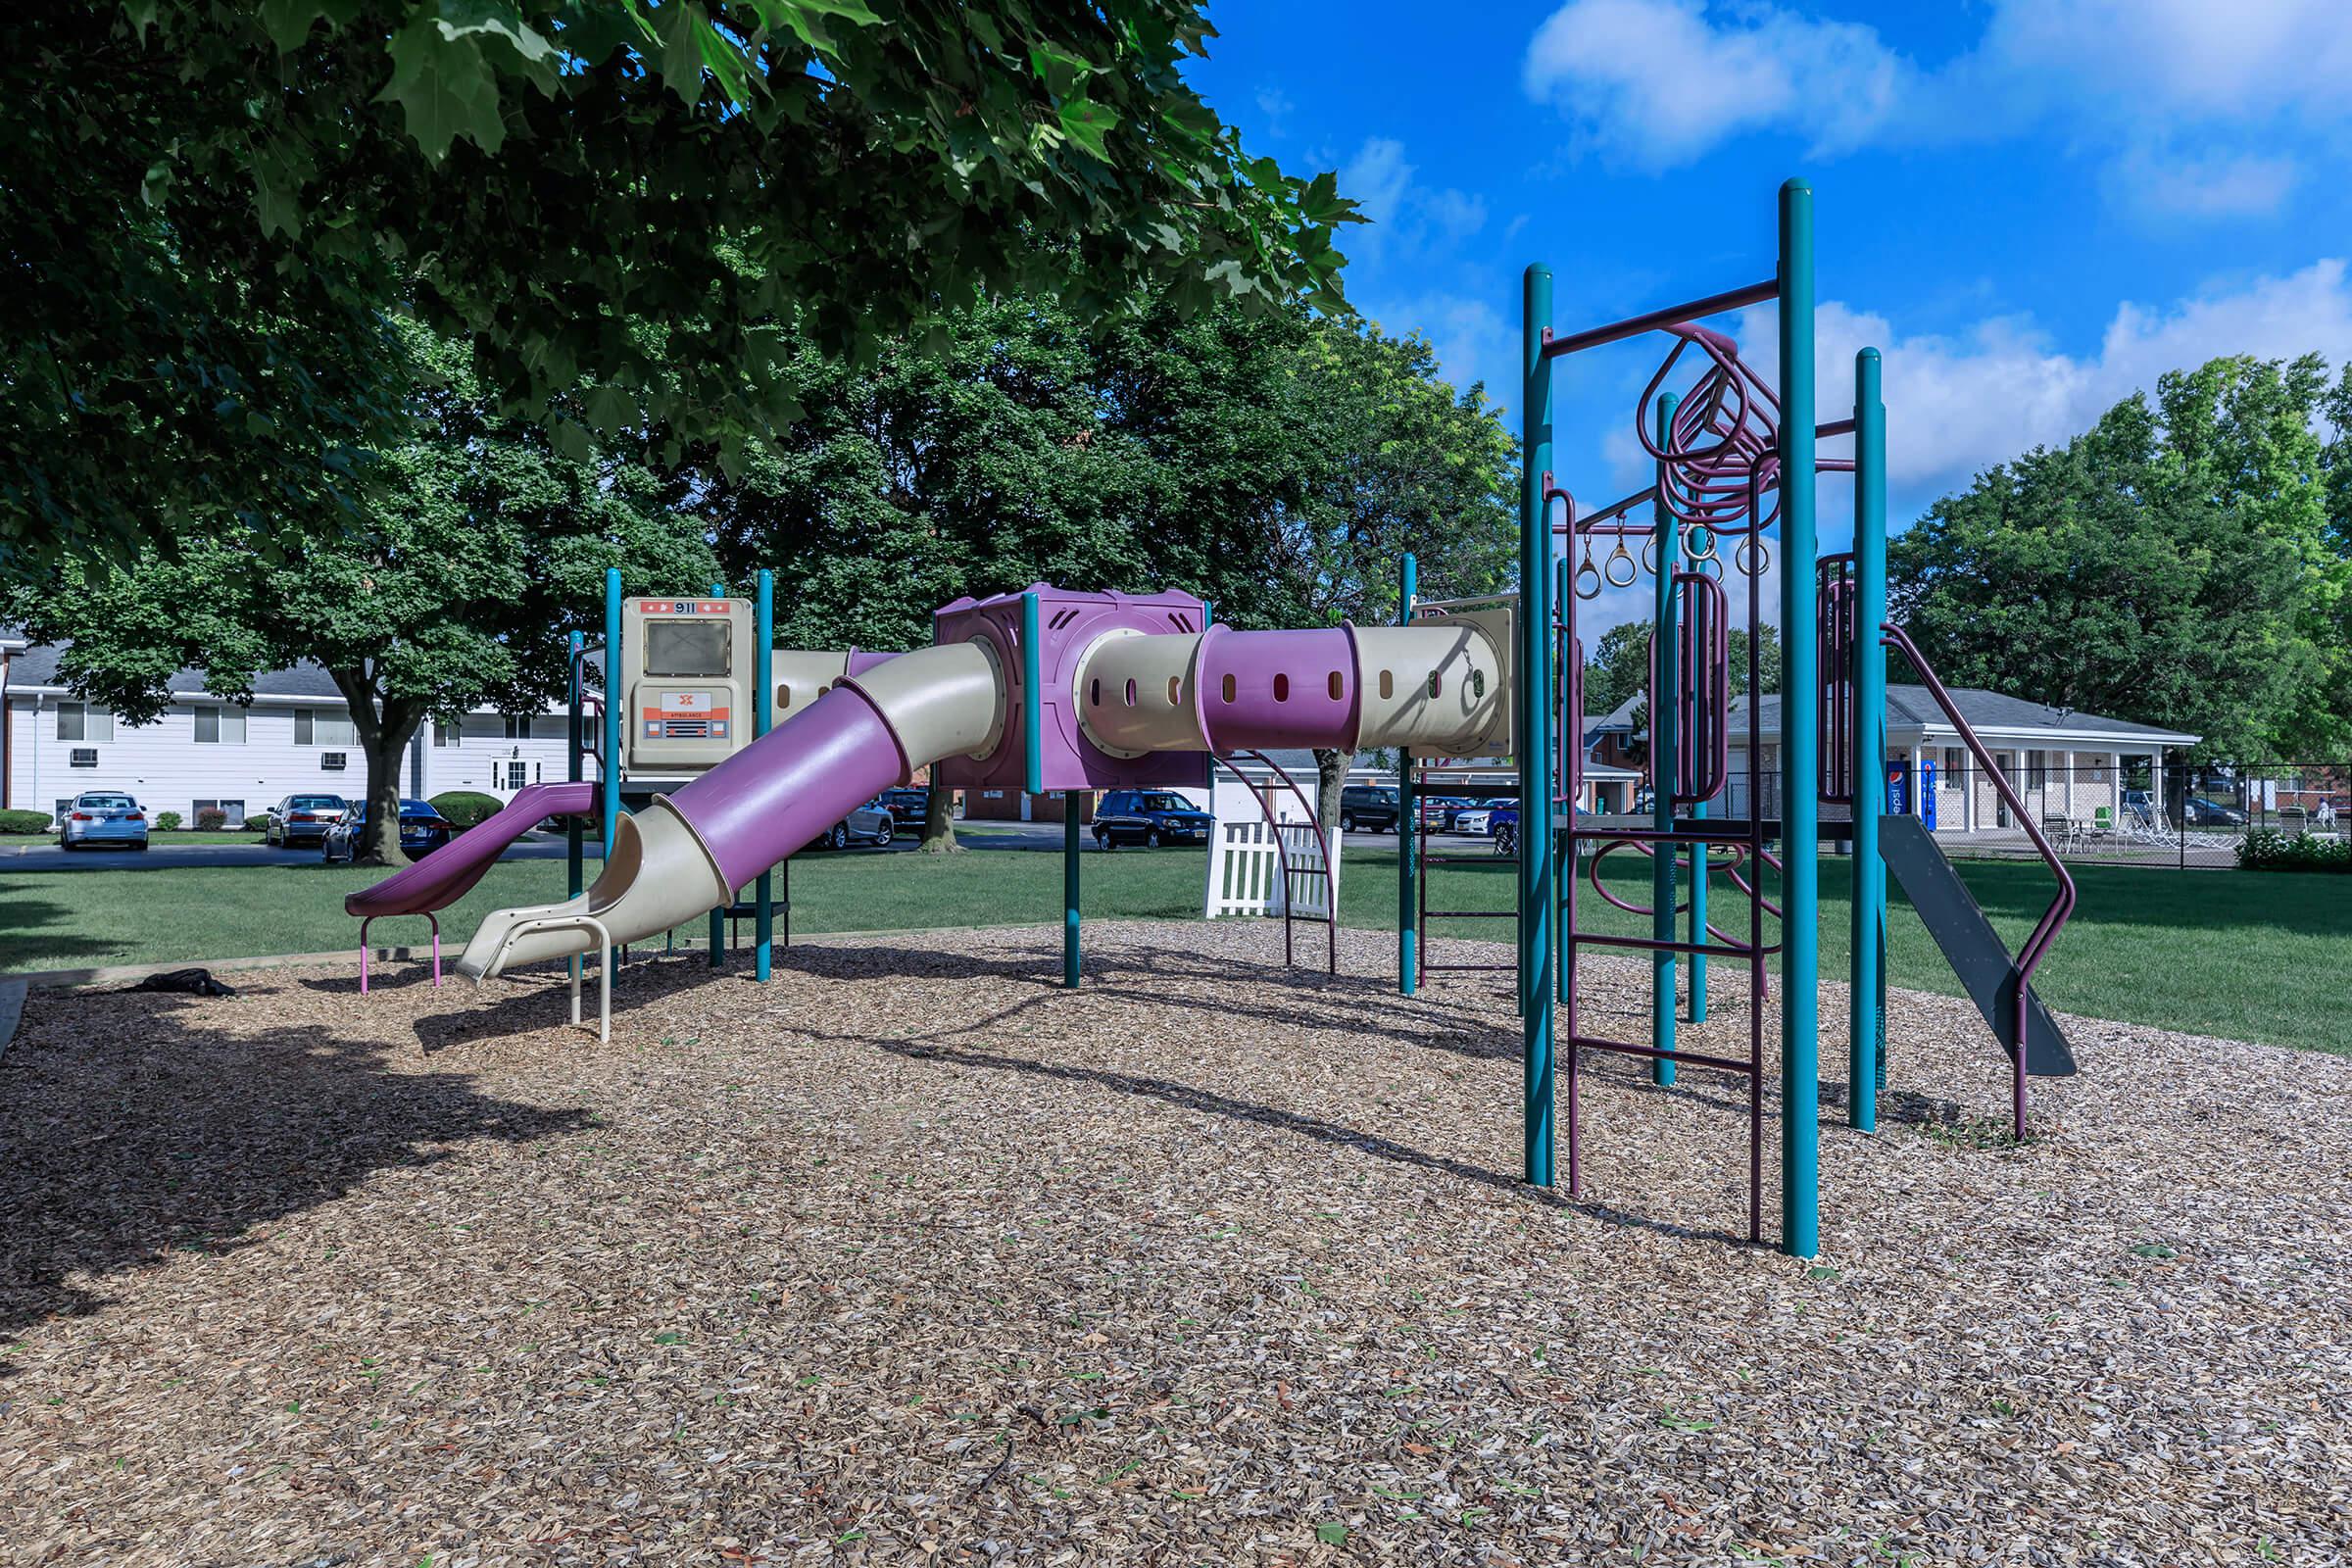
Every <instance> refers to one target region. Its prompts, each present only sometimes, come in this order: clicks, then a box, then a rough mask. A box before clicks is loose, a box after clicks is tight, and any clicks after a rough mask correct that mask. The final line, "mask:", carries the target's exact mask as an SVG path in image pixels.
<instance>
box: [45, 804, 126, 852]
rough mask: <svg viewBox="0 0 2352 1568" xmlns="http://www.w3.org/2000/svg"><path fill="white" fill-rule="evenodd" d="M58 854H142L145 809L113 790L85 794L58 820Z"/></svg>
mask: <svg viewBox="0 0 2352 1568" xmlns="http://www.w3.org/2000/svg"><path fill="white" fill-rule="evenodd" d="M57 847H58V848H59V849H61V850H143V849H145V848H146V847H147V809H146V808H144V807H142V806H141V805H139V803H138V802H137V801H135V800H133V799H131V798H130V797H129V796H127V795H122V794H118V793H116V792H115V791H113V790H84V791H83V792H82V793H81V794H79V795H76V796H74V797H73V805H72V806H69V807H67V808H66V814H65V815H64V816H62V817H60V818H59V819H58V824H57Z"/></svg>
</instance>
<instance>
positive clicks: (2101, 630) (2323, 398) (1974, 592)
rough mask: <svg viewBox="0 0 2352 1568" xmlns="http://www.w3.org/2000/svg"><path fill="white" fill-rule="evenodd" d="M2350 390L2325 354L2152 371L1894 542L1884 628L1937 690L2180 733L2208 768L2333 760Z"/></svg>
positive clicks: (2343, 726) (2344, 583)
mask: <svg viewBox="0 0 2352 1568" xmlns="http://www.w3.org/2000/svg"><path fill="white" fill-rule="evenodd" d="M2348 389H2352V377H2348V378H2347V380H2346V381H2345V382H2343V383H2339V385H2338V386H2337V387H2336V388H2335V389H2334V391H2333V392H2332V393H2330V392H2329V389H2328V387H2327V368H2326V366H2325V365H2324V364H2323V363H2322V362H2321V361H2320V360H2319V359H2318V357H2317V356H2306V357H2305V358H2303V359H2299V360H2295V361H2292V362H2288V363H2280V362H2275V361H2274V362H2265V361H2258V360H2253V359H2248V358H2231V359H2220V360H2215V361H2213V362H2211V363H2209V364H2207V365H2205V366H2203V367H2201V368H2198V369H2196V370H2193V371H2176V372H2173V373H2170V374H2167V375H2165V376H2164V377H2162V378H2161V379H2160V380H2159V382H2158V384H2157V391H2156V397H2155V399H2154V401H2153V403H2151V401H2150V400H2149V399H2148V398H2147V397H2145V396H2144V395H2141V394H2136V393H2135V394H2133V395H2132V396H2131V397H2130V398H2127V399H2126V400H2124V401H2123V402H2122V403H2119V404H2117V405H2116V406H2115V407H2114V408H2113V409H2110V410H2109V411H2108V412H2107V414H2106V415H2105V416H2103V417H2101V418H2100V420H2099V422H2098V423H2097V425H2096V426H2094V427H2093V428H2092V429H2091V430H2089V431H2088V432H2086V433H2085V434H2083V435H2082V436H2080V437H2078V438H2076V439H2075V440H2073V441H2071V442H2069V443H2067V445H2066V446H2064V447H2063V448H2060V449H2057V450H2054V451H2053V450H2049V449H2042V448H2037V449H2035V450H2034V451H2033V452H2030V453H2028V454H2027V455H2026V456H2024V457H2022V458H2020V459H2018V460H2017V461H2016V462H2014V463H2011V464H2005V465H2002V466H1998V467H1995V468H1992V469H1990V470H1989V471H1987V472H1985V473H1983V474H1980V475H1979V476H1978V477H1977V479H1976V482H1975V483H1974V484H1973V485H1971V486H1970V488H1969V489H1968V490H1967V491H1965V492H1964V493H1962V494H1960V495H1956V496H1950V497H1946V498H1945V499H1943V500H1941V501H1938V502H1936V505H1935V506H1934V507H1932V508H1931V509H1930V510H1929V512H1928V515H1927V516H1926V517H1925V518H1923V519H1922V520H1921V521H1920V522H1919V523H1918V524H1917V525H1916V526H1915V527H1913V528H1911V529H1910V530H1908V531H1907V532H1905V533H1903V534H1901V535H1899V536H1897V537H1896V538H1895V539H1894V540H1893V541H1892V542H1891V544H1890V545H1889V548H1888V562H1887V564H1888V580H1889V594H1890V600H1891V603H1892V607H1893V610H1894V612H1895V615H1896V618H1898V619H1901V620H1903V621H1904V622H1905V623H1906V624H1907V625H1908V627H1909V629H1910V631H1911V634H1912V635H1913V636H1914V637H1915V638H1917V639H1918V641H1919V644H1920V647H1921V649H1922V651H1923V652H1924V653H1926V654H1927V656H1928V657H1929V658H1930V659H1931V660H1933V661H1935V662H1936V667H1937V668H1938V669H1939V670H1940V671H1941V672H1942V674H1943V675H1944V677H1945V678H1946V679H1947V680H1951V681H1954V682H1958V683H1961V684H1965V685H1978V686H1989V687H1994V688H1996V689H1999V690H2002V691H2007V692H2012V693H2015V694H2017V695H2019V696H2023V697H2029V698H2032V699H2034V700H2036V701H2039V702H2044V703H2048V704H2051V705H2052V706H2063V707H2068V708H2074V709H2079V710H2082V711H2093V712H2100V713H2112V714H2115V715H2116V716H2118V717H2123V718H2131V719H2136V720H2139V721H2142V722H2147V723H2155V724H2162V725H2166V726H2169V727H2174V728H2179V729H2183V730H2188V731H2191V732H2193V733H2196V734H2199V735H2201V736H2203V737H2204V740H2203V744H2202V746H2201V748H2200V750H2201V752H2202V753H2203V755H2206V756H2209V757H2229V758H2236V759H2240V760H2295V759H2301V758H2312V757H2333V756H2339V755H2341V754H2342V752H2343V750H2344V749H2345V748H2346V746H2347V745H2352V706H2348V704H2347V697H2348V696H2352V641H2348V639H2347V637H2346V634H2345V633H2346V624H2347V620H2346V617H2347V598H2348V595H2352V528H2348V527H2347V523H2346V514H2345V513H2344V512H2343V511H2342V510H2341V506H2342V501H2343V499H2344V496H2345V494H2346V491H2347V489H2352V486H2347V485H2346V484H2345V483H2344V470H2345V466H2346V449H2345V440H2346V422H2345V416H2346V414H2347V413H2352V390H2348ZM2327 410H2332V411H2333V416H2334V422H2335V435H2334V439H2333V440H2332V442H2329V441H2327V440H2325V439H2324V438H2323V434H2322V431H2321V417H2322V415H2323V413H2324V412H2326V411H2327ZM2331 484H2332V485H2333V486H2334V487H2335V490H2334V495H2335V501H2334V503H2333V504H2334V506H2335V507H2336V509H2337V510H2335V511H2334V513H2333V514H2332V515H2331V514H2330V505H2331V503H2330V495H2329V486H2330V485H2331Z"/></svg>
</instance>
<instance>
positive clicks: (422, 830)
mask: <svg viewBox="0 0 2352 1568" xmlns="http://www.w3.org/2000/svg"><path fill="white" fill-rule="evenodd" d="M367 825H368V803H367V802H366V801H353V802H351V803H350V804H349V805H348V806H347V807H346V808H345V809H344V810H343V811H342V813H341V814H340V815H338V816H337V817H336V818H335V820H334V821H333V822H331V823H330V824H328V826H327V829H326V835H325V837H323V838H321V839H320V840H319V858H320V859H323V860H325V861H327V862H329V863H330V864H331V863H332V862H334V861H337V860H349V859H351V858H354V857H355V856H356V855H357V854H358V850H357V848H356V846H357V844H358V842H359V839H360V838H361V836H362V833H363V831H364V830H365V829H366V827H367ZM457 832H458V830H457V828H456V827H455V826H454V825H453V824H452V823H451V822H450V820H449V818H448V817H446V816H443V815H442V814H441V813H440V812H439V811H438V810H436V809H434V808H433V803H432V802H430V801H410V800H404V801H402V802H401V803H400V853H401V854H403V855H406V856H410V857H417V856H425V855H430V854H432V853H433V852H434V851H435V850H437V849H439V848H441V846H443V845H444V844H447V843H448V842H449V841H450V840H451V839H453V838H455V837H456V836H457Z"/></svg>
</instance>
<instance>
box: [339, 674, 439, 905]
mask: <svg viewBox="0 0 2352 1568" xmlns="http://www.w3.org/2000/svg"><path fill="white" fill-rule="evenodd" d="M327 673H328V674H329V675H330V676H332V677H333V679H334V683H335V690H337V691H339V692H341V693H342V694H343V702H344V705H345V706H346V708H347V709H348V710H349V711H350V713H351V725H352V728H353V730H355V731H356V732H357V733H358V735H359V741H360V755H361V756H362V757H363V758H365V759H367V762H368V795H367V800H368V821H367V824H366V825H365V827H364V828H363V829H362V831H361V834H360V837H359V838H358V839H357V840H356V841H355V842H354V843H353V845H352V847H351V858H352V863H353V864H355V865H389V866H402V865H406V864H408V863H409V858H408V857H407V856H406V855H404V854H403V853H401V848H400V763H401V759H402V757H403V756H404V755H405V754H406V753H407V751H408V749H409V737H410V736H412V735H414V734H416V733H417V721H418V720H419V719H421V718H422V717H423V716H424V709H423V708H422V707H421V706H420V705H419V704H417V703H414V702H408V701H396V700H394V699H391V698H384V697H379V696H378V695H377V693H376V690H375V681H374V677H373V676H372V675H371V674H370V673H369V672H368V670H367V669H365V668H362V669H332V670H329V671H327Z"/></svg>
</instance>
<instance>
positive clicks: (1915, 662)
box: [1879, 620, 2075, 1143]
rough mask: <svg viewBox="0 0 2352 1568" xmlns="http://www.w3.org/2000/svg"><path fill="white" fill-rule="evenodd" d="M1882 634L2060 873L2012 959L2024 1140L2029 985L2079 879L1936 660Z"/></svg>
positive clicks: (2015, 1075) (1893, 634)
mask: <svg viewBox="0 0 2352 1568" xmlns="http://www.w3.org/2000/svg"><path fill="white" fill-rule="evenodd" d="M1879 640H1880V641H1881V642H1882V643H1883V644H1885V645H1886V646H1887V647H1888V648H1891V649H1893V650H1894V651H1895V652H1896V653H1898V654H1901V655H1902V656H1903V657H1904V658H1905V659H1907V660H1909V661H1910V662H1911V667H1912V668H1913V669H1915V670H1917V671H1918V672H1919V679H1920V683H1921V684H1922V685H1924V686H1926V687H1927V689H1928V692H1929V694H1930V695H1931V696H1933V697H1934V698H1935V699H1936V707H1938V708H1940V709H1942V710H1943V713H1944V716H1945V717H1946V718H1948V719H1950V720H1951V721H1952V728H1953V729H1954V730H1955V731H1956V732H1958V734H1959V736H1960V741H1961V744H1962V745H1964V746H1966V747H1967V748H1968V750H1969V754H1970V755H1971V756H1973V757H1975V758H1976V760H1977V764H1978V765H1979V766H1981V767H1982V768H1984V769H1985V776H1986V777H1988V778H1990V779H1991V780H1992V787H1993V789H1994V790H1995V791H1996V792H1997V793H1998V794H1999V795H2000V797H2001V800H2002V801H2003V802H2004V803H2005V804H2006V805H2007V806H2008V808H2009V814H2010V815H2012V816H2014V817H2016V818H2017V821H2018V825H2019V826H2020V827H2023V828H2024V829H2025V830H2026V836H2027V837H2028V838H2030V839H2032V840H2033V841H2034V849H2036V850H2038V851H2039V852H2040V853H2041V858H2042V860H2043V862H2044V863H2045V864H2047V865H2048V866H2049V868H2050V873H2051V874H2052V875H2053V876H2055V877H2057V878H2058V896H2057V897H2056V898H2054V899H2052V900H2051V901H2050V907H2048V908H2047V909H2045V910H2043V911H2042V916H2041V922H2040V923H2039V924H2038V925H2036V926H2034V934H2033V935H2032V936H2030V937H2028V938H2027V939H2026V945H2025V946H2024V947H2022V948H2020V949H2018V950H2017V956H2016V957H2015V958H2014V959H2012V960H2011V961H2010V964H2009V978H2010V980H2011V982H2012V983H2013V984H2014V985H2015V986H2016V987H2017V996H2016V999H2015V1001H2014V1003H2013V1005H2014V1006H2015V1007H2016V1009H2017V1014H2016V1045H2015V1049H2014V1050H2013V1051H2012V1052H2011V1053H2010V1055H2011V1061H2010V1069H2011V1072H2010V1077H2011V1086H2010V1102H2011V1109H2012V1110H2013V1111H2014V1112H2015V1114H2016V1119H2017V1138H2018V1142H2020V1143H2023V1142H2025V1138H2026V1026H2027V1022H2028V1020H2029V1018H2030V1016H2031V1008H2030V1006H2029V1003H2030V1000H2031V993H2030V991H2029V990H2028V987H2029V986H2030V985H2031V984H2032V982H2033V979H2034V969H2035V968H2036V967H2038V966H2039V965H2040V963H2041V960H2042V956H2043V955H2045V954H2047V953H2048V952H2049V950H2050V944H2051V943H2053V942H2055V941H2057V940H2058V933H2059V932H2060V931H2062V930H2064V929H2065V928H2066V922H2067V918H2068V917H2069V916H2070V915H2072V914H2073V913H2074V912H2075V879H2074V878H2073V877H2072V876H2070V875H2068V874H2067V869H2066V862H2065V861H2064V860H2062V859H2060V858H2058V852H2057V851H2056V850H2053V849H2051V848H2050V841H2049V839H2048V838H2047V837H2046V836H2044V835H2043V833H2042V831H2041V829H2040V828H2038V827H2036V826H2034V815H2033V813H2032V812H2030V811H2028V810H2027V809H2026V803H2025V802H2024V801H2023V800H2021V799H2019V798H2018V793H2017V791H2016V789H2015V788H2014V787H2013V786H2012V785H2011V784H2010V782H2009V776H2008V775H2007V774H2006V773H2003V772H2002V771H2001V770H2000V768H1999V766H1998V765H1996V764H1995V763H1994V762H1993V760H1992V754H1991V753H1990V752H1988V751H1986V750H1985V743H1984V742H1983V741H1982V740H1980V739H1978V738H1977V732H1976V731H1975V730H1974V729H1972V728H1970V727H1969V722H1968V720H1967V719H1965V718H1962V717H1961V716H1960V705H1959V704H1957V703H1955V702H1954V701H1953V700H1952V694H1951V692H1950V691H1948V690H1947V689H1946V688H1945V687H1944V684H1943V681H1942V679H1941V678H1940V677H1938V676H1937V675H1936V669H1935V666H1934V665H1932V664H1930V663H1929V662H1928V661H1927V659H1926V657H1925V656H1924V655H1922V654H1921V653H1920V651H1919V645H1918V644H1917V643H1915V642H1913V641H1912V640H1911V634H1910V633H1909V632H1906V631H1904V630H1903V628H1902V627H1900V626H1898V625H1896V624H1895V623H1894V622H1893V621H1890V620H1889V621H1884V622H1882V623H1881V624H1880V626H1879Z"/></svg>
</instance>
